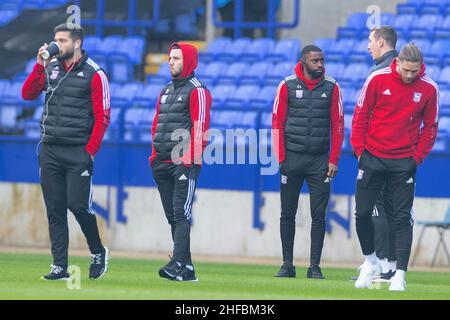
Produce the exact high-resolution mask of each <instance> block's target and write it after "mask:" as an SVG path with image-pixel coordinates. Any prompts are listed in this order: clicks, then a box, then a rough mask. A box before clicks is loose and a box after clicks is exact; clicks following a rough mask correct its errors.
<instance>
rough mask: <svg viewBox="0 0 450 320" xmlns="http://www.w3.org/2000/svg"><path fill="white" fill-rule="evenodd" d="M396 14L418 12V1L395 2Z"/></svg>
mask: <svg viewBox="0 0 450 320" xmlns="http://www.w3.org/2000/svg"><path fill="white" fill-rule="evenodd" d="M397 14H398V15H404V14H420V3H414V2H411V1H410V2H406V3H399V4H397Z"/></svg>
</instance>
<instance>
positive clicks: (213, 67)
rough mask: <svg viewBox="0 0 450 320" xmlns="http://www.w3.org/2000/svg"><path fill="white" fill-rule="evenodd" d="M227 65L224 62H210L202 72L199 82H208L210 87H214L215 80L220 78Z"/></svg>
mask: <svg viewBox="0 0 450 320" xmlns="http://www.w3.org/2000/svg"><path fill="white" fill-rule="evenodd" d="M227 67H228V65H227V64H226V63H224V62H211V63H209V64H208V65H207V66H206V68H205V69H204V72H202V78H201V80H202V81H204V82H208V83H209V84H211V85H215V83H216V80H217V79H219V78H220V77H221V75H222V74H223V73H225V70H226V69H227Z"/></svg>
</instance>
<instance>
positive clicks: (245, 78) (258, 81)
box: [239, 62, 273, 85]
mask: <svg viewBox="0 0 450 320" xmlns="http://www.w3.org/2000/svg"><path fill="white" fill-rule="evenodd" d="M270 68H273V64H272V63H270V62H257V63H254V64H252V65H251V66H250V68H249V69H247V70H246V71H245V73H243V74H242V76H241V79H240V81H239V84H240V85H242V84H247V85H249V84H251V85H263V84H264V80H265V77H266V74H267V71H268V70H269V69H270Z"/></svg>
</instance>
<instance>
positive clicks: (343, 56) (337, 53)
mask: <svg viewBox="0 0 450 320" xmlns="http://www.w3.org/2000/svg"><path fill="white" fill-rule="evenodd" d="M358 42H359V40H357V39H348V38H343V39H340V40H336V41H335V42H334V43H333V44H332V45H331V48H330V50H329V51H328V53H327V56H326V59H327V61H330V62H344V61H347V58H348V55H349V54H350V52H351V51H352V50H353V47H354V46H355V43H358Z"/></svg>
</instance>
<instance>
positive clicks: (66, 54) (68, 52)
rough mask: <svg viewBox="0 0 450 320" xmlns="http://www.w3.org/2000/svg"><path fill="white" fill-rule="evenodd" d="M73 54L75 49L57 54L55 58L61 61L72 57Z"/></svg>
mask: <svg viewBox="0 0 450 320" xmlns="http://www.w3.org/2000/svg"><path fill="white" fill-rule="evenodd" d="M74 55H75V51H74V50H73V49H72V50H71V51H67V52H66V53H64V54H59V55H58V56H57V59H58V61H60V62H63V61H65V60H68V59H72V58H73V57H74Z"/></svg>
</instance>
